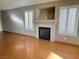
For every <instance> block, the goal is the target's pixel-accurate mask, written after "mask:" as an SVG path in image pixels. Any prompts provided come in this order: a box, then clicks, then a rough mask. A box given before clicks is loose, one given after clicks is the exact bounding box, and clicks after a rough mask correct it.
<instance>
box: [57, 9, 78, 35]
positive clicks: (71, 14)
mask: <svg viewBox="0 0 79 59" xmlns="http://www.w3.org/2000/svg"><path fill="white" fill-rule="evenodd" d="M77 17H78V7H62V8H60V14H59V24H58V25H59V26H58V33H59V34H62V35H70V36H76V35H77V28H78V19H77Z"/></svg>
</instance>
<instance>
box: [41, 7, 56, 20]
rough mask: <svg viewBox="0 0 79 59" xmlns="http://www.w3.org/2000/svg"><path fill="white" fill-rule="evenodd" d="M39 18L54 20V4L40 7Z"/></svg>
mask: <svg viewBox="0 0 79 59" xmlns="http://www.w3.org/2000/svg"><path fill="white" fill-rule="evenodd" d="M39 18H40V19H47V20H54V19H55V6H54V7H48V8H44V9H40V16H39Z"/></svg>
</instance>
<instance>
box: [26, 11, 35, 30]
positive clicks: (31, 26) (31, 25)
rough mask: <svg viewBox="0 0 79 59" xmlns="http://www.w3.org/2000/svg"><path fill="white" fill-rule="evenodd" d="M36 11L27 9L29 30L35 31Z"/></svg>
mask: <svg viewBox="0 0 79 59" xmlns="http://www.w3.org/2000/svg"><path fill="white" fill-rule="evenodd" d="M33 19H34V12H33V10H29V11H25V29H26V30H27V31H34V23H33Z"/></svg>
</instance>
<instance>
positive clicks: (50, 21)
mask: <svg viewBox="0 0 79 59" xmlns="http://www.w3.org/2000/svg"><path fill="white" fill-rule="evenodd" d="M35 23H36V24H39V23H43V24H44V23H49V24H54V25H55V24H56V21H55V20H35Z"/></svg>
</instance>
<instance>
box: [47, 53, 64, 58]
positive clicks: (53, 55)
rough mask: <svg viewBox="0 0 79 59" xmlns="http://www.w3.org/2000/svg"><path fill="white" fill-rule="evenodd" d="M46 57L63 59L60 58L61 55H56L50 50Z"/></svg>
mask: <svg viewBox="0 0 79 59" xmlns="http://www.w3.org/2000/svg"><path fill="white" fill-rule="evenodd" d="M47 59H63V58H62V57H61V56H59V55H57V54H55V53H53V52H51V53H50V54H49V56H48V57H47Z"/></svg>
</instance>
